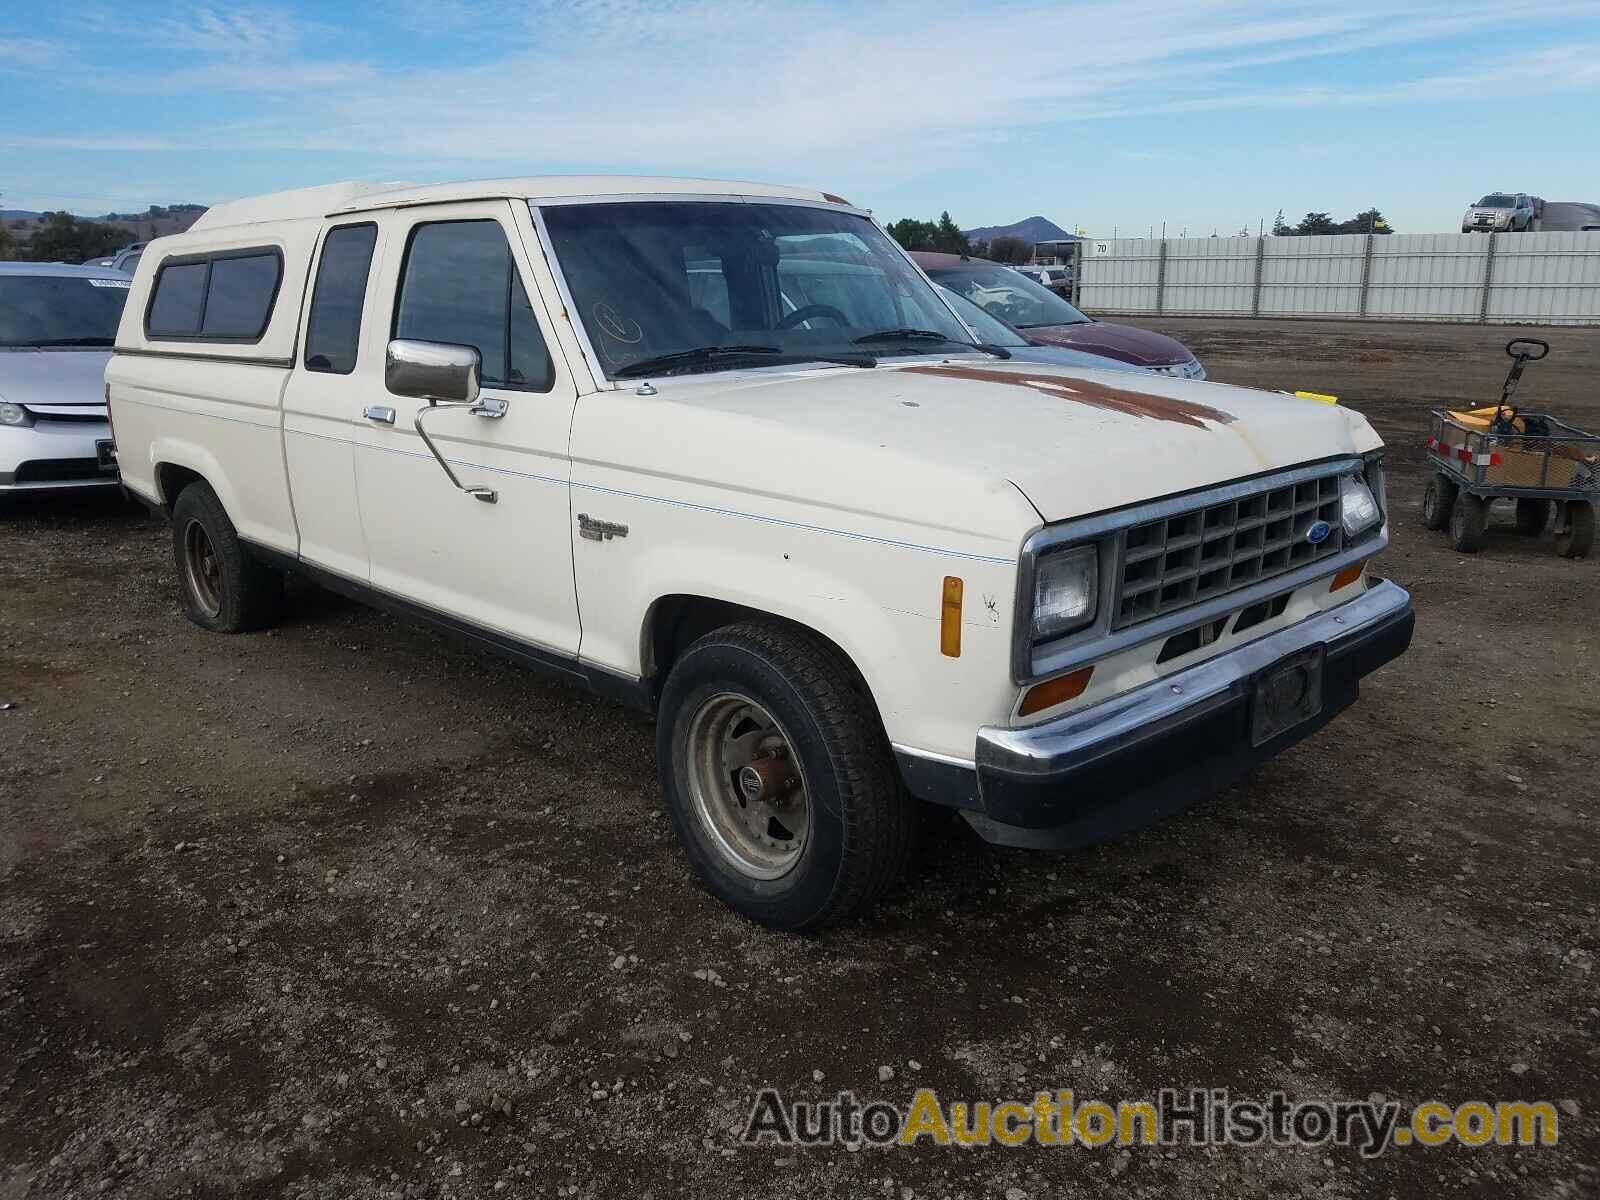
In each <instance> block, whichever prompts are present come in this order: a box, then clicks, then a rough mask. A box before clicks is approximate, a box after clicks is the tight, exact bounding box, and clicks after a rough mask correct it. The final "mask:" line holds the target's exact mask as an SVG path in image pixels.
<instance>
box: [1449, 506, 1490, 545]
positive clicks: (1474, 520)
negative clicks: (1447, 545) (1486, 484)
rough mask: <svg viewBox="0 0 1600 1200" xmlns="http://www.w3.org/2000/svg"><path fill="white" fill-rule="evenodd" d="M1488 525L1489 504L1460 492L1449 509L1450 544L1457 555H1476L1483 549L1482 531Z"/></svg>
mask: <svg viewBox="0 0 1600 1200" xmlns="http://www.w3.org/2000/svg"><path fill="white" fill-rule="evenodd" d="M1488 523H1489V504H1488V502H1487V501H1486V500H1484V499H1483V498H1482V497H1480V496H1474V495H1472V494H1471V493H1470V492H1462V493H1461V494H1460V495H1459V496H1457V497H1456V502H1455V504H1454V505H1453V506H1452V507H1451V509H1450V542H1451V545H1453V546H1454V547H1455V549H1456V552H1457V553H1459V554H1476V553H1477V552H1478V551H1479V550H1482V549H1483V542H1484V536H1483V534H1484V529H1485V528H1486V527H1487V525H1488Z"/></svg>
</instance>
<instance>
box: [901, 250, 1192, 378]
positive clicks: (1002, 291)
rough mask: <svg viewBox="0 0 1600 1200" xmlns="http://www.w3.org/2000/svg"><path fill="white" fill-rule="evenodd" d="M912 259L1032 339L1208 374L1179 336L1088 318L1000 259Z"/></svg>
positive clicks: (1160, 370) (922, 253) (1153, 367)
mask: <svg viewBox="0 0 1600 1200" xmlns="http://www.w3.org/2000/svg"><path fill="white" fill-rule="evenodd" d="M911 257H912V258H914V259H915V260H916V261H917V265H918V266H920V267H921V268H922V269H923V270H924V271H926V272H927V273H928V275H929V276H930V277H931V278H932V279H933V281H934V282H935V283H940V284H943V285H944V286H945V287H947V288H949V289H950V290H951V291H952V292H957V293H959V294H960V295H962V296H965V297H966V298H967V299H968V300H971V301H972V302H973V303H974V304H977V305H980V306H982V307H983V308H984V309H986V310H987V311H989V312H991V313H993V314H994V315H995V316H997V317H999V318H1000V319H1001V320H1002V321H1004V322H1006V324H1008V325H1013V326H1015V327H1016V328H1017V329H1019V330H1021V331H1022V335H1023V336H1024V337H1026V338H1028V339H1029V340H1030V341H1034V342H1037V343H1039V344H1040V345H1044V346H1066V347H1068V348H1069V349H1072V350H1082V351H1084V352H1085V353H1088V354H1101V355H1104V356H1105V357H1106V358H1115V359H1120V360H1121V361H1122V362H1125V363H1129V364H1131V365H1132V366H1135V367H1141V368H1143V369H1144V370H1146V371H1150V372H1151V373H1153V374H1157V375H1175V376H1178V377H1179V378H1181V379H1204V378H1205V377H1206V369H1205V368H1204V367H1202V366H1201V365H1200V360H1199V359H1197V358H1195V356H1194V355H1193V354H1191V353H1189V348H1188V347H1187V346H1185V345H1184V344H1183V343H1182V342H1180V341H1178V340H1177V339H1176V338H1169V337H1168V336H1167V335H1166V334H1164V333H1153V332H1151V331H1150V330H1148V329H1136V328H1135V327H1134V326H1132V325H1112V324H1110V323H1109V322H1106V321H1096V320H1094V319H1093V318H1090V317H1086V316H1084V315H1083V314H1082V313H1081V312H1079V311H1078V310H1077V309H1075V308H1073V307H1072V305H1070V304H1068V303H1067V302H1066V301H1065V300H1063V299H1062V298H1061V297H1060V296H1058V295H1056V294H1055V293H1054V292H1052V291H1051V290H1050V289H1049V288H1047V287H1044V286H1043V285H1042V284H1039V283H1036V282H1035V281H1034V280H1032V279H1030V278H1028V276H1026V275H1024V274H1022V272H1020V271H1013V270H1012V269H1011V268H1010V267H1008V266H1005V265H1004V264H1002V263H997V262H990V261H989V260H988V259H986V258H969V257H967V256H966V255H964V254H935V253H933V252H931V251H927V250H916V251H913V252H912V254H911Z"/></svg>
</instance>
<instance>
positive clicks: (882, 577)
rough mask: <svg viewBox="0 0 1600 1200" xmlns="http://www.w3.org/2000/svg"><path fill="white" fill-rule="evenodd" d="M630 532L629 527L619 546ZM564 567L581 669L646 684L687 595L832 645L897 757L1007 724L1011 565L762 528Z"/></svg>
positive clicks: (602, 553)
mask: <svg viewBox="0 0 1600 1200" xmlns="http://www.w3.org/2000/svg"><path fill="white" fill-rule="evenodd" d="M640 532H641V531H640V530H639V529H638V528H637V526H634V527H633V528H632V529H631V530H630V533H631V536H630V537H629V538H628V542H633V541H634V538H635V537H637V536H639V533H640ZM741 535H742V536H741ZM625 546H626V547H627V549H626V551H624V549H623V548H624V547H625ZM574 559H575V564H576V566H577V572H578V585H579V587H578V594H579V606H580V610H581V612H582V616H583V643H582V649H581V653H582V657H583V658H584V659H585V660H586V661H590V662H594V663H597V664H599V665H603V666H607V667H610V668H612V669H614V670H619V671H623V672H626V673H628V674H632V675H642V674H644V673H645V672H646V670H647V669H648V665H649V664H648V661H647V650H646V646H647V640H648V638H649V634H650V629H651V620H652V616H653V613H654V611H655V608H656V606H657V605H658V604H659V603H660V602H661V601H662V600H663V599H664V598H666V597H670V596H675V595H684V596H698V597H704V598H706V599H709V600H718V601H723V602H726V603H729V604H735V605H739V606H741V607H744V608H748V609H752V610H754V611H756V612H761V613H769V614H771V615H773V616H775V617H780V618H783V619H785V620H788V621H792V622H794V623H796V624H799V625H803V626H806V627H807V628H809V629H812V630H814V631H815V632H817V633H819V634H821V635H822V636H823V637H825V638H827V639H828V640H830V641H831V642H833V643H834V644H835V645H837V646H838V647H839V648H840V649H841V650H842V651H843V652H844V653H845V654H846V655H848V656H849V658H850V660H851V662H853V663H854V664H855V666H856V669H857V670H858V671H859V672H860V673H861V676H862V678H863V679H864V680H865V682H866V684H867V687H868V689H869V690H870V692H871V694H872V697H873V700H874V702H875V703H876V705H877V707H878V711H879V714H880V715H881V717H882V719H883V724H884V728H885V730H886V732H887V733H888V735H889V739H890V740H891V741H892V742H894V743H896V744H898V745H903V746H908V747H912V748H915V749H919V750H924V751H934V752H936V753H941V754H946V755H950V756H953V757H958V758H963V759H970V758H971V757H972V752H973V744H974V735H975V731H976V729H977V728H978V726H979V725H980V724H983V723H985V722H993V721H998V720H1002V719H1004V718H1005V716H1006V715H1008V714H1009V712H1010V708H1011V704H1012V702H1013V700H1014V699H1015V689H1014V687H1013V685H1012V684H1011V681H1010V672H1009V663H1010V659H1009V653H1010V650H1009V638H1010V623H1011V617H1010V614H1011V612H1012V611H1013V603H1012V602H1013V589H1014V587H1015V576H1016V568H1015V566H1014V565H1012V564H1009V563H1008V564H1006V565H1004V566H1002V565H1000V564H998V563H993V562H988V561H980V560H975V559H971V558H968V559H961V558H955V557H945V556H942V555H940V554H938V553H935V552H929V551H927V550H923V549H912V548H904V547H895V546H885V545H881V544H878V545H875V544H872V543H862V542H857V541H853V540H850V539H840V538H838V537H836V536H835V537H829V536H827V535H825V534H821V533H818V532H816V531H807V530H794V529H781V528H772V527H761V528H757V529H754V530H740V529H737V528H723V529H721V530H718V531H712V530H707V531H706V535H705V536H701V537H696V538H685V539H682V540H673V541H670V542H669V541H661V542H659V543H643V542H640V543H637V544H634V545H632V546H628V545H627V543H624V542H621V541H620V540H619V541H610V542H592V541H588V540H585V539H579V540H578V541H577V542H575V545H574ZM952 575H953V576H956V577H958V578H960V579H962V582H963V592H964V602H963V607H962V638H961V652H960V655H959V656H956V657H952V656H948V655H945V654H943V653H942V652H941V648H940V600H941V596H942V594H943V586H944V580H945V578H946V577H947V576H952Z"/></svg>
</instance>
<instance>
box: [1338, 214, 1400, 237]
mask: <svg viewBox="0 0 1600 1200" xmlns="http://www.w3.org/2000/svg"><path fill="white" fill-rule="evenodd" d="M1339 232H1340V233H1393V232H1394V230H1393V229H1391V228H1390V227H1389V222H1388V221H1387V220H1386V219H1385V218H1384V215H1383V214H1382V213H1381V212H1379V211H1378V210H1377V209H1375V208H1369V209H1367V210H1366V212H1358V213H1357V214H1356V215H1355V216H1353V217H1351V218H1350V219H1349V220H1348V221H1341V222H1340V223H1339Z"/></svg>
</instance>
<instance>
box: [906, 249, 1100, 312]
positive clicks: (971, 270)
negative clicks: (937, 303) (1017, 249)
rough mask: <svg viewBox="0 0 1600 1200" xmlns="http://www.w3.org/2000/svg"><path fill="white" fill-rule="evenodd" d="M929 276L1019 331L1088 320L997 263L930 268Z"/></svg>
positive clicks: (1059, 299) (1016, 273) (1038, 284)
mask: <svg viewBox="0 0 1600 1200" xmlns="http://www.w3.org/2000/svg"><path fill="white" fill-rule="evenodd" d="M928 274H929V275H930V276H931V277H932V278H933V281H934V282H935V283H939V284H943V285H944V286H945V287H947V288H949V289H950V290H951V291H952V292H955V293H956V294H957V295H959V296H965V297H966V298H967V299H968V300H971V301H972V302H973V303H974V304H976V305H978V306H979V307H980V308H983V309H986V310H987V311H989V312H991V313H993V314H994V315H995V316H997V317H999V318H1000V319H1001V320H1002V321H1004V322H1005V323H1006V324H1007V325H1014V326H1016V327H1017V328H1018V329H1036V328H1038V327H1039V326H1041V325H1083V324H1085V323H1087V321H1088V320H1089V318H1088V317H1086V316H1084V315H1083V314H1082V313H1081V312H1079V311H1078V310H1077V309H1075V308H1073V307H1072V305H1070V304H1068V303H1067V302H1066V301H1065V300H1063V299H1062V298H1061V297H1060V296H1058V295H1056V294H1055V293H1054V292H1052V291H1051V290H1050V289H1049V288H1047V287H1045V286H1044V285H1043V284H1042V283H1039V282H1038V281H1037V280H1034V279H1031V278H1029V277H1028V276H1027V275H1024V274H1022V272H1020V271H1013V270H1012V269H1011V268H1010V267H1002V266H1001V265H1000V264H999V263H990V262H964V263H961V264H960V265H959V266H953V267H929V268H928Z"/></svg>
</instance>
